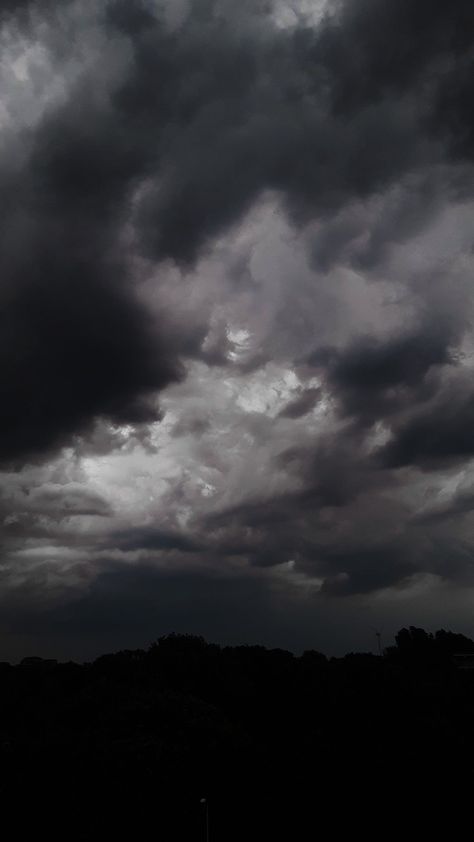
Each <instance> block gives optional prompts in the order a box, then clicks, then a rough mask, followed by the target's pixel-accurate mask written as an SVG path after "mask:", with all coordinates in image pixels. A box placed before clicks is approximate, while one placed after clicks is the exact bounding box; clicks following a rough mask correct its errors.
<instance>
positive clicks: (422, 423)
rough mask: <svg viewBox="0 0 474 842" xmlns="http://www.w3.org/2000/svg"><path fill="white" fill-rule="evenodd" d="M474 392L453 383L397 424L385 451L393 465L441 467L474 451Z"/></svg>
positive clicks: (427, 467)
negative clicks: (460, 390) (459, 388)
mask: <svg viewBox="0 0 474 842" xmlns="http://www.w3.org/2000/svg"><path fill="white" fill-rule="evenodd" d="M473 430H474V395H473V394H472V391H471V390H470V389H469V388H467V389H466V390H464V389H463V390H462V392H459V391H458V390H457V389H456V388H455V387H454V388H449V386H448V387H447V388H446V389H445V390H443V391H441V392H440V394H439V395H437V396H436V397H435V398H434V400H432V401H431V402H427V403H426V404H425V405H421V406H420V407H419V408H417V409H416V410H415V411H414V412H413V413H411V414H410V415H409V417H408V418H407V419H405V420H402V421H400V423H399V424H397V425H395V426H394V429H393V438H392V439H391V440H390V441H389V442H388V443H387V445H386V446H385V447H384V448H383V450H382V452H381V459H382V460H383V463H384V464H385V465H388V466H389V467H395V468H401V467H404V466H410V465H414V466H418V467H422V468H426V469H435V468H439V467H440V466H442V465H446V464H448V465H449V464H452V463H455V462H457V461H460V460H465V459H467V458H469V457H471V456H472V455H473V454H474V433H473Z"/></svg>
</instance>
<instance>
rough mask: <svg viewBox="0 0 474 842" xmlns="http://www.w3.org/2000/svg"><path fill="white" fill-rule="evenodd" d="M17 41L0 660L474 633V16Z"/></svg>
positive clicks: (200, 13)
mask: <svg viewBox="0 0 474 842" xmlns="http://www.w3.org/2000/svg"><path fill="white" fill-rule="evenodd" d="M0 31H1V35H0V37H1V53H0V54H1V63H0V91H1V96H0V142H1V155H0V195H1V196H2V202H1V205H0V214H1V226H0V240H1V245H0V279H1V280H0V524H1V527H0V530H1V534H0V547H1V552H0V658H3V659H6V660H16V659H18V658H21V657H24V656H26V655H32V654H37V655H42V656H44V657H58V658H75V659H80V660H83V659H88V658H93V657H95V656H97V655H98V654H101V653H102V652H104V651H111V650H114V649H120V648H134V647H141V646H146V645H148V644H149V643H151V642H152V641H153V640H155V639H156V638H157V637H159V636H160V635H162V634H167V633H170V632H178V633H180V632H182V633H192V634H201V635H204V636H205V637H206V638H207V639H208V640H211V641H214V642H219V643H225V644H240V643H262V644H264V645H267V646H278V647H283V648H288V649H291V650H293V651H295V652H299V651H303V650H304V649H311V648H314V649H319V650H321V651H323V652H325V653H327V654H331V655H332V654H336V655H337V654H341V653H343V652H346V651H353V650H361V651H374V650H376V645H377V644H376V632H381V634H382V642H383V643H384V644H388V643H390V642H391V640H392V637H393V634H394V633H395V632H396V631H397V630H398V629H399V628H400V627H402V626H404V625H409V624H412V625H422V626H425V627H427V628H430V629H436V628H441V627H444V628H451V629H454V630H456V631H460V632H463V633H465V634H471V635H473V634H474V565H473V553H474V514H473V511H474V379H473V374H474V335H473V329H472V316H473V304H474V292H473V288H472V276H473V269H474V248H473V246H474V213H473V211H474V179H473V164H474V118H473V111H472V102H473V100H474V90H473V87H474V81H473V80H474V67H473V60H474V38H473V33H474V5H473V4H472V0H451V2H450V3H447V2H441V0H342V2H339V0H327V2H325V3H324V2H320V1H319V0H314V2H309V0H306V2H298V0H296V1H295V2H291V3H290V2H284V1H283V0H281V1H280V0H274V1H273V0H240V2H239V3H236V2H234V0H94V2H92V0H62V1H61V2H58V1H56V0H41V2H39V0H36V2H35V0H16V1H15V0H3V2H2V4H1V9H0Z"/></svg>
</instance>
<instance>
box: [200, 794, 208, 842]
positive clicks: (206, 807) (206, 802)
mask: <svg viewBox="0 0 474 842" xmlns="http://www.w3.org/2000/svg"><path fill="white" fill-rule="evenodd" d="M201 804H204V809H205V811H206V842H209V802H208V800H207V798H201Z"/></svg>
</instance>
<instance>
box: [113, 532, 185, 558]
mask: <svg viewBox="0 0 474 842" xmlns="http://www.w3.org/2000/svg"><path fill="white" fill-rule="evenodd" d="M110 544H111V545H113V546H115V547H116V548H117V549H121V550H125V551H130V550H178V551H180V552H183V553H194V552H197V551H198V550H200V549H202V547H201V546H200V545H199V543H198V542H197V541H196V540H194V539H193V538H190V537H188V536H186V535H184V534H183V533H179V532H169V531H166V530H162V529H155V528H152V527H148V528H143V529H134V530H126V531H123V532H119V533H118V534H116V535H115V536H112V537H111V539H110Z"/></svg>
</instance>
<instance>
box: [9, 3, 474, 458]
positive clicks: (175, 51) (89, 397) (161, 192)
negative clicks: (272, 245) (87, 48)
mask: <svg viewBox="0 0 474 842" xmlns="http://www.w3.org/2000/svg"><path fill="white" fill-rule="evenodd" d="M26 5H27V4H25V3H10V4H9V5H8V11H9V12H12V13H13V12H14V11H15V10H17V11H21V10H24V9H25V8H26ZM28 5H29V7H30V8H33V7H34V11H35V14H34V15H33V16H32V17H31V18H30V19H29V26H30V30H31V37H32V38H37V37H41V32H42V30H41V28H40V21H41V16H42V15H45V16H47V15H48V10H49V9H50V7H51V5H52V4H51V3H49V4H47V5H44V4H42V5H41V6H40V5H39V4H32V3H30V4H28ZM53 5H54V4H53ZM71 9H72V10H73V11H75V16H74V15H73V16H72V17H71V19H70V22H69V29H70V28H71V27H72V28H73V31H74V28H76V30H77V38H78V39H80V37H81V29H80V26H81V23H80V16H78V9H79V6H77V4H76V5H75V4H74V3H66V4H64V5H61V6H60V5H59V4H56V6H55V16H50V17H48V20H49V26H50V28H51V32H50V31H49V30H48V33H49V34H47V35H46V36H44V37H45V38H46V42H47V44H48V47H49V48H50V49H51V50H52V54H53V55H54V57H55V60H56V61H57V60H59V58H60V57H61V56H64V55H65V47H66V44H65V43H64V41H62V39H64V37H65V36H64V35H63V34H62V33H63V32H67V31H68V27H63V28H61V20H63V19H64V18H67V15H68V14H69V10H71ZM269 9H270V7H268V4H267V5H265V4H263V5H261V6H260V5H258V6H256V7H252V8H251V7H250V6H248V5H247V4H246V5H244V6H242V8H240V7H239V10H238V11H235V10H233V9H232V8H231V6H229V4H227V3H223V4H220V3H218V2H198V0H196V2H194V3H192V4H191V7H190V10H189V13H188V14H187V16H186V17H185V19H184V21H183V23H182V24H181V26H180V27H179V29H177V30H176V29H175V30H173V29H172V28H170V27H169V26H168V24H167V23H166V16H165V14H164V10H165V7H164V6H163V7H158V9H157V10H156V12H155V13H152V11H151V7H150V8H149V7H148V6H147V5H146V4H144V3H139V2H132V3H128V4H124V3H123V2H118V1H117V0H116V1H115V2H110V3H108V4H107V6H106V7H102V6H100V7H99V8H98V10H97V17H96V23H95V25H96V27H97V28H98V29H99V30H100V31H102V33H103V35H104V37H105V38H106V39H113V37H114V33H116V34H117V35H118V34H120V38H121V39H122V41H121V42H120V44H122V47H123V49H124V50H125V53H124V55H125V56H126V57H125V58H124V62H123V69H122V72H121V74H120V75H119V78H118V79H115V80H114V82H113V84H111V83H110V84H109V83H108V82H107V79H106V74H105V73H104V70H105V69H106V68H104V67H102V66H101V56H100V55H99V56H97V55H96V56H94V60H93V71H92V72H91V71H87V72H86V70H85V71H84V73H83V74H82V75H81V74H79V78H78V79H76V80H75V81H73V82H71V83H70V85H69V87H68V89H67V95H66V99H65V100H64V101H61V102H59V103H58V104H56V105H52V106H50V107H49V108H47V109H46V110H45V112H44V115H43V117H42V118H41V119H40V121H39V123H38V124H37V125H36V127H35V128H34V129H32V130H31V131H30V132H28V133H26V134H25V132H24V131H21V130H19V134H18V138H17V139H16V140H15V144H16V146H17V148H18V143H19V144H20V145H22V146H23V153H22V157H21V156H20V159H18V156H17V157H16V159H15V156H14V149H15V147H14V146H12V151H11V156H12V160H14V159H15V160H16V164H15V165H14V166H12V164H11V162H10V161H9V155H8V154H7V155H6V156H4V159H3V161H4V163H3V167H2V173H1V184H2V193H3V195H4V198H5V204H4V213H3V222H2V255H3V256H2V266H1V271H2V279H3V280H2V285H3V292H2V306H1V319H2V324H1V333H2V343H1V349H0V354H1V359H0V363H1V369H2V372H3V380H2V385H1V393H0V400H1V403H2V421H1V426H0V437H1V442H2V443H1V452H0V456H1V458H2V459H3V460H5V459H8V458H10V459H12V460H15V459H19V460H21V459H25V458H29V457H31V456H33V455H34V454H36V453H38V452H43V453H44V452H47V451H48V450H50V449H52V448H56V447H58V446H60V445H62V444H64V443H66V442H67V441H68V440H70V438H71V436H72V435H73V434H75V433H82V432H83V431H85V430H87V429H88V428H89V427H90V424H91V422H92V420H93V419H95V418H99V417H106V418H110V419H112V420H113V421H116V422H120V423H134V422H143V421H149V420H152V419H154V418H156V406H155V402H154V398H153V396H154V394H155V393H156V392H157V391H159V390H160V389H162V388H163V387H164V386H166V385H167V384H168V383H170V382H171V381H172V380H174V379H176V378H177V377H179V376H180V365H179V361H178V358H179V356H180V354H184V355H188V354H191V355H192V354H199V338H198V337H197V336H196V337H195V343H196V344H195V345H194V346H193V347H181V346H180V338H179V337H174V338H172V337H171V335H170V333H169V332H167V331H166V327H165V326H164V325H163V324H162V325H161V326H160V324H158V325H157V324H153V323H151V321H150V319H149V318H148V317H147V314H146V313H145V311H144V309H143V307H142V306H141V305H140V304H139V303H138V301H137V299H136V297H135V295H134V291H133V287H132V285H131V284H130V279H131V273H132V268H131V265H130V264H129V261H128V256H127V252H126V250H124V246H123V243H124V226H125V225H126V224H127V223H130V222H131V220H133V224H134V227H135V241H136V244H137V245H138V247H139V249H140V250H141V251H142V253H143V254H145V255H148V256H150V257H153V258H155V259H163V258H172V259H173V260H175V261H177V262H178V263H181V264H189V263H190V262H192V261H193V260H194V259H195V258H196V256H197V255H198V254H199V252H200V251H201V249H202V248H203V247H205V246H206V244H208V243H209V242H210V240H211V239H212V238H213V237H215V236H216V235H217V234H219V233H220V232H222V231H224V230H225V229H226V228H227V227H228V226H229V225H231V224H232V223H234V222H235V221H236V220H237V219H238V218H239V217H241V216H242V214H243V213H244V212H245V211H246V210H247V209H248V208H249V207H250V206H251V204H252V203H253V202H254V201H255V199H256V198H257V197H258V196H259V194H261V193H262V191H264V190H267V189H271V190H276V191H277V192H278V193H280V194H281V195H282V197H283V199H284V202H285V203H286V205H287V207H288V209H289V210H290V213H291V215H292V217H293V218H294V219H300V220H302V219H305V218H309V217H312V216H315V215H318V214H322V213H324V212H328V211H331V210H334V209H337V208H338V207H340V206H341V205H342V204H344V203H345V202H347V201H349V200H350V199H351V198H356V197H364V196H369V195H371V194H373V193H375V192H377V191H380V190H382V189H383V188H384V187H386V186H387V185H390V184H391V183H392V182H393V181H394V180H396V179H399V178H401V177H402V176H403V175H404V174H405V173H407V172H409V171H412V170H414V169H417V168H421V167H426V165H427V164H428V163H429V162H433V163H435V162H436V161H442V160H444V159H447V157H448V158H449V156H451V157H452V156H453V155H457V156H458V157H459V158H460V159H461V160H464V159H468V158H469V157H470V155H471V151H472V150H471V147H470V145H469V142H468V138H469V136H470V132H472V127H471V124H470V122H469V121H470V120H471V117H470V114H471V109H470V107H469V103H470V97H469V95H468V94H469V90H470V89H469V84H470V82H469V81H468V74H467V71H466V63H467V62H468V60H469V52H468V48H469V45H470V39H469V37H468V34H467V33H469V32H470V31H472V24H473V19H472V18H473V10H472V5H471V4H470V3H467V2H465V0H457V2H455V3H451V4H450V5H449V8H448V6H447V5H446V4H442V3H436V4H434V5H433V4H432V3H430V4H428V3H426V2H417V3H409V2H408V0H405V2H399V1H398V0H397V2H395V0H386V2H383V3H376V2H373V0H370V2H369V0H360V1H359V2H357V3H352V2H351V3H347V4H345V5H343V6H342V7H341V10H340V11H339V12H337V14H336V15H335V16H331V17H329V18H328V20H327V21H326V22H325V23H323V24H322V26H321V27H320V28H319V29H317V30H316V29H313V28H311V27H306V28H305V27H302V26H300V27H298V28H297V29H295V30H281V29H278V28H277V27H275V25H274V24H272V19H271V16H270V14H269ZM71 14H72V13H71ZM110 43H114V42H113V41H110ZM125 45H126V46H125ZM127 51H128V52H127ZM108 58H109V57H107V56H106V57H105V60H107V59H108ZM95 80H96V81H97V82H98V84H99V87H100V86H101V85H103V87H104V90H103V93H102V95H100V96H98V95H97V91H95V92H94V93H93V95H91V90H93V87H94V84H95ZM102 80H104V81H103V82H102ZM457 80H461V81H462V82H463V83H462V86H461V87H460V88H459V89H458V88H457V87H456V82H457ZM91 86H92V88H91ZM445 135H448V136H449V137H448V141H446V143H447V146H446V149H445V150H444V148H443V142H444V140H445ZM459 135H461V137H462V138H464V142H463V143H457V144H454V141H453V138H454V136H456V137H458V136H459ZM448 147H449V149H448ZM445 152H446V154H445ZM446 156H447V157H446ZM19 160H20V162H18V161H19ZM138 187H141V188H142V190H141V198H140V199H136V200H134V202H133V210H132V198H133V196H134V195H135V193H136V189H137V188H138ZM160 334H161V339H160ZM221 362H222V360H221Z"/></svg>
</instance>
